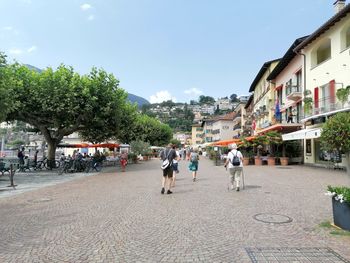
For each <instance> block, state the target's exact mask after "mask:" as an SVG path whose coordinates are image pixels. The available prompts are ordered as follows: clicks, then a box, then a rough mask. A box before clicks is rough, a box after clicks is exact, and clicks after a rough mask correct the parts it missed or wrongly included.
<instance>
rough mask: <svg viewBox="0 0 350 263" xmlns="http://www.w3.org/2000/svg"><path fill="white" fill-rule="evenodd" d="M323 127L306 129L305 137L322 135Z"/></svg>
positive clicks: (310, 137)
mask: <svg viewBox="0 0 350 263" xmlns="http://www.w3.org/2000/svg"><path fill="white" fill-rule="evenodd" d="M321 132H322V128H316V129H311V130H308V131H306V133H305V139H313V138H318V137H320V136H321Z"/></svg>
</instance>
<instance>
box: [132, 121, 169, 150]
mask: <svg viewBox="0 0 350 263" xmlns="http://www.w3.org/2000/svg"><path fill="white" fill-rule="evenodd" d="M171 138H172V130H171V128H170V127H169V126H168V125H166V124H163V123H161V122H160V121H158V120H156V119H154V118H151V117H149V116H147V115H144V114H139V115H137V118H136V120H135V122H134V125H133V126H132V128H130V129H129V138H128V139H129V141H136V140H141V141H144V142H148V143H150V144H151V145H158V146H160V145H165V144H167V143H168V142H169V141H170V139H171Z"/></svg>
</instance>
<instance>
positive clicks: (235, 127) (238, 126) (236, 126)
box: [233, 124, 242, 130]
mask: <svg viewBox="0 0 350 263" xmlns="http://www.w3.org/2000/svg"><path fill="white" fill-rule="evenodd" d="M241 128H242V125H241V124H237V125H235V126H233V130H240V129H241Z"/></svg>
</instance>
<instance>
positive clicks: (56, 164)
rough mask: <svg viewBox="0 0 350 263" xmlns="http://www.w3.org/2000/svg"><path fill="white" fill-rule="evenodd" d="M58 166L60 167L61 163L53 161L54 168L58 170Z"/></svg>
mask: <svg viewBox="0 0 350 263" xmlns="http://www.w3.org/2000/svg"><path fill="white" fill-rule="evenodd" d="M60 166H61V163H60V161H57V160H56V161H55V168H60Z"/></svg>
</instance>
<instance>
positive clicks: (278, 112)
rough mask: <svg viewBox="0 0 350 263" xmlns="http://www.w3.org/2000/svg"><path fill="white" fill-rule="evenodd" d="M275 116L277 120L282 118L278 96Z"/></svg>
mask: <svg viewBox="0 0 350 263" xmlns="http://www.w3.org/2000/svg"><path fill="white" fill-rule="evenodd" d="M275 118H276V120H277V121H280V120H281V110H280V102H279V99H278V97H277V100H276V105H275Z"/></svg>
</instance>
